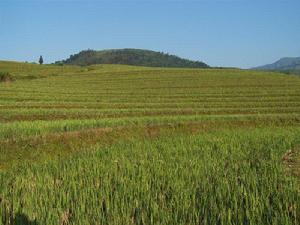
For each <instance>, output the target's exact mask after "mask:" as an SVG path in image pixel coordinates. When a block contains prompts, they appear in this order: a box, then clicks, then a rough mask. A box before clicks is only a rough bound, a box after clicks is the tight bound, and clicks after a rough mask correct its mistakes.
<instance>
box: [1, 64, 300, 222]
mask: <svg viewBox="0 0 300 225" xmlns="http://www.w3.org/2000/svg"><path fill="white" fill-rule="evenodd" d="M0 71H5V72H9V73H11V74H12V76H13V77H14V80H13V81H10V82H2V83H0V154H1V159H0V168H1V172H0V190H1V195H0V205H1V207H0V214H1V215H2V220H1V221H0V224H1V222H2V224H11V223H12V222H14V223H17V224H18V223H19V224H22V223H25V222H27V223H28V224H30V223H31V224H264V225H265V224H299V223H300V192H299V190H300V189H299V184H298V180H297V175H295V174H299V173H297V171H294V172H293V173H290V170H291V169H288V167H289V166H290V165H292V164H291V163H285V162H286V161H289V160H290V161H293V160H294V161H295V162H296V161H297V160H296V159H288V160H282V157H283V156H284V155H285V154H286V152H288V151H290V152H292V153H291V155H295V156H296V155H298V154H299V147H298V146H299V145H300V79H299V78H297V77H294V76H287V75H281V74H275V73H262V72H253V71H242V70H218V69H201V70H197V69H162V68H144V67H131V66H117V65H94V66H89V67H72V66H68V67H66V66H51V65H47V66H39V65H31V64H16V63H7V62H1V63H0ZM294 161H293V162H294ZM294 164H295V163H294ZM293 168H298V167H297V166H294V165H293ZM295 170H297V169H295ZM25 224H26V223H25Z"/></svg>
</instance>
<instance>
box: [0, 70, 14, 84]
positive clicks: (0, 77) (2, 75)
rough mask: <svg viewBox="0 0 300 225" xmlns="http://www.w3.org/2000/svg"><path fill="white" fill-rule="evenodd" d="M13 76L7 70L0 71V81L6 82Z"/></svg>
mask: <svg viewBox="0 0 300 225" xmlns="http://www.w3.org/2000/svg"><path fill="white" fill-rule="evenodd" d="M12 80H13V77H12V75H11V74H10V73H8V72H0V82H8V81H12Z"/></svg>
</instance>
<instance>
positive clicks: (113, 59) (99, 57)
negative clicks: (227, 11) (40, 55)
mask: <svg viewBox="0 0 300 225" xmlns="http://www.w3.org/2000/svg"><path fill="white" fill-rule="evenodd" d="M55 64H70V65H80V66H87V65H92V64H125V65H134V66H150V67H180V68H183V67H185V68H208V67H209V66H208V65H207V64H205V63H203V62H200V61H192V60H188V59H183V58H180V57H178V56H175V55H169V54H166V53H162V52H155V51H150V50H143V49H113V50H102V51H95V50H84V51H81V52H79V53H78V54H75V55H71V56H70V57H69V58H68V59H66V60H62V61H57V62H55Z"/></svg>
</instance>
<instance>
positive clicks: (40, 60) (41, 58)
mask: <svg viewBox="0 0 300 225" xmlns="http://www.w3.org/2000/svg"><path fill="white" fill-rule="evenodd" d="M43 63H44V59H43V56H40V58H39V64H40V65H42V64H43Z"/></svg>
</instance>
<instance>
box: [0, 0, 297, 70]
mask: <svg viewBox="0 0 300 225" xmlns="http://www.w3.org/2000/svg"><path fill="white" fill-rule="evenodd" d="M299 21H300V2H299V1H296V0H286V1H280V0H275V1H268V0H262V1H257V0H254V1H246V0H220V1H217V0H215V1H201V0H200V1H168V0H166V1H157V0H152V1H147V0H145V1H126V0H123V1H93V0H88V1H69V0H65V1H55V0H40V1H38V0H29V1H26V2H25V1H17V0H10V1H6V0H4V1H1V2H0V26H1V28H2V29H1V35H0V60H16V61H29V62H32V61H35V62H37V61H38V58H39V56H40V55H43V57H44V60H45V62H46V63H52V62H54V61H57V60H61V59H65V58H67V57H69V55H71V54H75V53H78V52H79V51H81V50H86V49H94V50H103V49H118V48H138V49H149V50H154V51H163V52H167V53H170V54H174V55H177V56H180V57H183V58H187V59H191V60H198V61H203V62H205V63H207V64H209V65H210V66H228V67H240V68H249V67H255V66H260V65H264V64H269V63H272V62H274V61H276V60H278V59H279V58H282V57H297V56H300V46H299V45H298V46H295V45H296V43H297V41H298V40H299V39H300V22H299Z"/></svg>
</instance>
